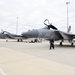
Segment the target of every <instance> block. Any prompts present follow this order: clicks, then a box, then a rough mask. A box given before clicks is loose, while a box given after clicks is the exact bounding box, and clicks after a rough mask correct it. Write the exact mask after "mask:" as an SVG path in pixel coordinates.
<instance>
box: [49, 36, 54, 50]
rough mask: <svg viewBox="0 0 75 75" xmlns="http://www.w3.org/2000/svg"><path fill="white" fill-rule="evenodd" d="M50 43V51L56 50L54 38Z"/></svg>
mask: <svg viewBox="0 0 75 75" xmlns="http://www.w3.org/2000/svg"><path fill="white" fill-rule="evenodd" d="M49 42H50V50H51V48H53V49H54V39H53V38H52V37H51V38H50V40H49Z"/></svg>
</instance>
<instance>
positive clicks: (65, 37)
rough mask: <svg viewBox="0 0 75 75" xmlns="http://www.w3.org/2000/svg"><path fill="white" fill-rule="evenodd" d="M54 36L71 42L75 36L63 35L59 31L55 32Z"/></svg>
mask: <svg viewBox="0 0 75 75" xmlns="http://www.w3.org/2000/svg"><path fill="white" fill-rule="evenodd" d="M55 34H56V36H58V39H60V40H61V39H64V40H73V39H74V38H75V34H71V33H64V32H61V31H55Z"/></svg>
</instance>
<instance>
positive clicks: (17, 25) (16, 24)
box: [16, 17, 18, 34]
mask: <svg viewBox="0 0 75 75" xmlns="http://www.w3.org/2000/svg"><path fill="white" fill-rule="evenodd" d="M16 34H18V17H17V24H16Z"/></svg>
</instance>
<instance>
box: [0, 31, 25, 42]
mask: <svg viewBox="0 0 75 75" xmlns="http://www.w3.org/2000/svg"><path fill="white" fill-rule="evenodd" d="M0 38H2V39H16V40H17V41H18V42H20V41H21V42H22V41H23V39H26V38H25V37H24V38H23V36H22V35H16V34H12V33H9V32H7V31H2V33H1V34H0Z"/></svg>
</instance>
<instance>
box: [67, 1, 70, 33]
mask: <svg viewBox="0 0 75 75" xmlns="http://www.w3.org/2000/svg"><path fill="white" fill-rule="evenodd" d="M68 4H70V2H66V5H67V32H68V24H69V23H68Z"/></svg>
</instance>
